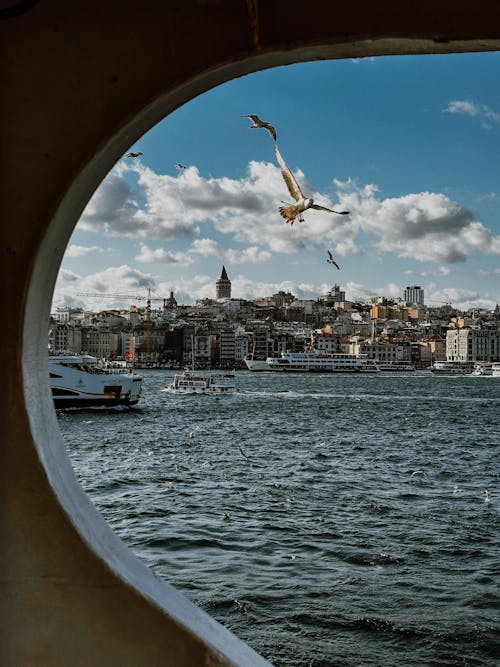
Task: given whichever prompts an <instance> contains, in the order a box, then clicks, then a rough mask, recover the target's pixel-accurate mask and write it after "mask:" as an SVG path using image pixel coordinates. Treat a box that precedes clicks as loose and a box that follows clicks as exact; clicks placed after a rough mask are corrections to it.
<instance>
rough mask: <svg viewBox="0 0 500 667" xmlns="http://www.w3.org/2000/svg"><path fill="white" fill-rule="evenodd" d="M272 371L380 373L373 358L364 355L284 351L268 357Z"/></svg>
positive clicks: (267, 360)
mask: <svg viewBox="0 0 500 667" xmlns="http://www.w3.org/2000/svg"><path fill="white" fill-rule="evenodd" d="M266 362H267V365H268V366H269V369H270V370H271V371H280V372H285V373H286V372H288V373H290V372H294V373H379V372H380V371H379V368H378V365H377V364H376V363H375V361H373V359H368V358H367V357H365V356H363V355H353V354H325V353H322V352H318V351H317V350H313V351H312V352H283V353H282V355H281V356H280V357H268V358H267V359H266Z"/></svg>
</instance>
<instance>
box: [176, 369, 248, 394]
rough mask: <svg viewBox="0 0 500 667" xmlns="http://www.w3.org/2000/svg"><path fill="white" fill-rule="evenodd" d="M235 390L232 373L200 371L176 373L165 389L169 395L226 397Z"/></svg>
mask: <svg viewBox="0 0 500 667" xmlns="http://www.w3.org/2000/svg"><path fill="white" fill-rule="evenodd" d="M235 390H236V384H235V375H234V371H230V372H229V371H228V372H226V373H212V372H209V371H207V372H202V371H189V370H187V371H184V372H183V373H176V374H175V375H174V376H173V378H172V382H171V383H170V384H168V385H167V386H166V387H165V391H167V392H169V393H171V394H208V395H209V396H228V395H229V394H233V393H234V392H235Z"/></svg>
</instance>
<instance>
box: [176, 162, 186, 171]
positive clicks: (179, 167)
mask: <svg viewBox="0 0 500 667" xmlns="http://www.w3.org/2000/svg"><path fill="white" fill-rule="evenodd" d="M175 166H176V167H177V169H187V167H186V165H185V164H181V163H180V162H178V163H177V164H176V165H175Z"/></svg>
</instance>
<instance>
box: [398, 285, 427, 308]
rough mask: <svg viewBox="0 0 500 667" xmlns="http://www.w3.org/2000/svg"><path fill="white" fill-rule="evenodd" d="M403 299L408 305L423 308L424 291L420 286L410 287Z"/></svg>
mask: <svg viewBox="0 0 500 667" xmlns="http://www.w3.org/2000/svg"><path fill="white" fill-rule="evenodd" d="M403 299H404V301H405V302H406V304H407V305H411V304H418V305H420V306H423V305H424V290H423V289H422V288H421V287H420V285H409V286H408V287H407V288H406V289H405V293H404V296H403Z"/></svg>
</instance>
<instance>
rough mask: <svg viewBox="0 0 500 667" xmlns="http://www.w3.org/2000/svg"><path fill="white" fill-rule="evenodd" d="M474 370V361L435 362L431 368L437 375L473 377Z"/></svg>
mask: <svg viewBox="0 0 500 667" xmlns="http://www.w3.org/2000/svg"><path fill="white" fill-rule="evenodd" d="M473 370H474V362H472V361H449V360H448V361H435V362H434V363H433V364H432V366H431V371H432V372H433V373H436V375H471V374H472V371H473Z"/></svg>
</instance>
